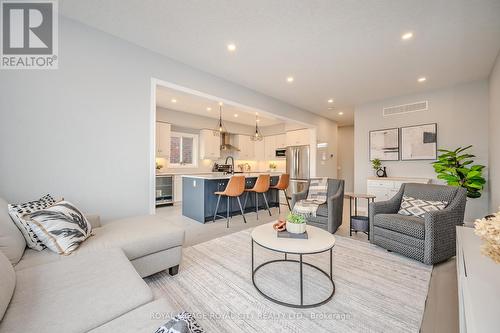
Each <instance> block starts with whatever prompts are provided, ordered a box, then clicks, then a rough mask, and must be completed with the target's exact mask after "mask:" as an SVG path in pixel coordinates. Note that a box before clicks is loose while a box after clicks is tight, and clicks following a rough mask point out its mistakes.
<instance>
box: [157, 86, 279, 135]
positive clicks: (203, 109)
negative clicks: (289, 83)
mask: <svg viewBox="0 0 500 333" xmlns="http://www.w3.org/2000/svg"><path fill="white" fill-rule="evenodd" d="M173 101H175V102H173ZM156 106H159V107H162V108H166V109H170V110H176V111H182V112H187V113H192V114H196V115H199V116H203V117H209V118H214V119H218V118H219V102H218V101H215V100H212V99H208V98H206V97H201V96H196V95H193V94H189V93H185V92H180V91H178V90H174V89H171V88H166V87H161V86H159V87H157V89H156ZM208 108H210V110H208ZM235 115H237V116H235ZM222 117H223V120H226V121H231V122H234V123H239V124H243V125H248V126H255V120H256V118H255V117H256V112H255V111H253V110H250V109H248V108H245V107H241V106H234V105H230V104H228V103H225V104H224V105H223V106H222ZM258 119H259V126H262V127H264V126H271V125H277V124H283V123H284V122H285V121H283V120H280V119H277V118H273V117H269V116H268V115H264V114H262V112H261V113H259V114H258ZM214 126H215V122H214Z"/></svg>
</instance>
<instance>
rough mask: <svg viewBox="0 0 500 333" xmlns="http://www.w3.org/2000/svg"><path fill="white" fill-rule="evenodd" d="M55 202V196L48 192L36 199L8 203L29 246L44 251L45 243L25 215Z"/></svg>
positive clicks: (10, 213)
mask: <svg viewBox="0 0 500 333" xmlns="http://www.w3.org/2000/svg"><path fill="white" fill-rule="evenodd" d="M55 203H56V201H55V200H54V198H53V197H52V196H51V195H50V194H47V195H45V196H43V197H41V198H40V199H38V200H35V201H28V202H25V203H20V204H9V205H8V210H9V215H10V217H11V218H12V220H13V221H14V223H15V224H16V226H17V227H18V228H19V230H21V233H22V234H23V236H24V238H25V239H26V245H28V247H29V248H32V249H33V250H37V251H42V250H43V249H45V245H43V242H42V241H41V240H40V239H38V236H37V235H36V234H35V233H34V232H33V230H31V227H30V225H29V224H28V222H27V221H26V220H24V219H23V216H24V215H26V214H30V213H34V212H36V211H39V210H40V209H45V208H47V207H50V206H52V205H53V204H55Z"/></svg>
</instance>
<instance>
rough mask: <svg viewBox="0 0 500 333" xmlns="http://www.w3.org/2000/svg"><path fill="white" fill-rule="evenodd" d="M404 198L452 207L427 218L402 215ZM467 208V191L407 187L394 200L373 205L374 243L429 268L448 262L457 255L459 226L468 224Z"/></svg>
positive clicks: (422, 185)
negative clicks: (466, 221) (466, 220)
mask: <svg viewBox="0 0 500 333" xmlns="http://www.w3.org/2000/svg"><path fill="white" fill-rule="evenodd" d="M403 195H405V196H409V197H413V198H416V199H421V200H430V201H447V202H448V205H447V207H446V208H445V209H443V210H439V211H431V212H427V213H425V214H424V215H423V217H415V216H405V215H400V214H398V211H399V208H400V206H401V200H402V198H403ZM465 204H466V191H465V189H463V188H459V187H451V186H444V185H431V184H403V185H402V186H401V189H400V190H399V192H398V193H397V194H396V195H395V196H394V197H393V198H392V199H391V200H388V201H382V202H373V203H370V242H372V243H374V244H376V245H378V246H381V247H383V248H385V249H387V250H390V251H394V252H397V253H400V254H402V255H405V256H407V257H410V258H413V259H416V260H418V261H421V262H423V263H424V264H427V265H433V264H435V263H438V262H441V261H444V260H447V259H449V258H451V257H453V256H454V255H455V246H456V245H455V240H456V230H455V226H457V225H461V224H463V222H464V213H465Z"/></svg>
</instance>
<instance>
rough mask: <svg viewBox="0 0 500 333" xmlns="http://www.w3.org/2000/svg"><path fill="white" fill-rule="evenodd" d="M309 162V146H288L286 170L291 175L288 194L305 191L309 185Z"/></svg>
mask: <svg viewBox="0 0 500 333" xmlns="http://www.w3.org/2000/svg"><path fill="white" fill-rule="evenodd" d="M309 163H310V154H309V146H292V147H287V148H286V171H287V173H288V174H289V175H290V186H289V187H288V191H287V192H288V195H292V194H293V193H297V192H300V191H303V190H304V189H305V188H306V187H307V183H308V180H309V176H310V173H309V165H310V164H309Z"/></svg>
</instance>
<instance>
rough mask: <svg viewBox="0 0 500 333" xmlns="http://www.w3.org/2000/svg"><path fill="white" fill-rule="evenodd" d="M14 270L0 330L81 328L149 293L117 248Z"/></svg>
mask: <svg viewBox="0 0 500 333" xmlns="http://www.w3.org/2000/svg"><path fill="white" fill-rule="evenodd" d="M16 274H17V283H16V289H15V291H14V296H13V297H12V300H11V303H10V305H9V307H8V308H7V312H6V313H5V316H4V318H3V321H2V322H1V323H0V332H1V331H5V332H11V331H12V332H14V331H15V332H39V333H40V332H65V333H68V332H84V331H88V330H91V329H93V328H96V327H98V326H100V325H103V324H104V323H106V322H108V321H110V320H113V319H114V318H117V317H119V316H121V315H123V314H125V313H127V312H129V311H131V310H133V309H135V308H137V307H139V306H141V305H143V304H145V303H147V302H150V301H151V300H152V299H153V295H152V292H151V290H150V288H149V287H148V286H147V285H146V283H145V282H144V281H143V280H142V279H141V278H140V277H139V275H138V274H137V272H136V271H135V270H134V268H133V266H132V264H131V263H130V262H129V260H128V259H127V258H126V257H125V255H124V254H123V252H122V251H121V250H119V249H109V250H102V251H99V252H95V253H82V254H75V255H71V256H67V257H64V258H63V259H60V260H58V261H56V262H52V263H48V264H45V265H39V266H35V267H31V268H26V269H23V270H20V271H17V272H16Z"/></svg>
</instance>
